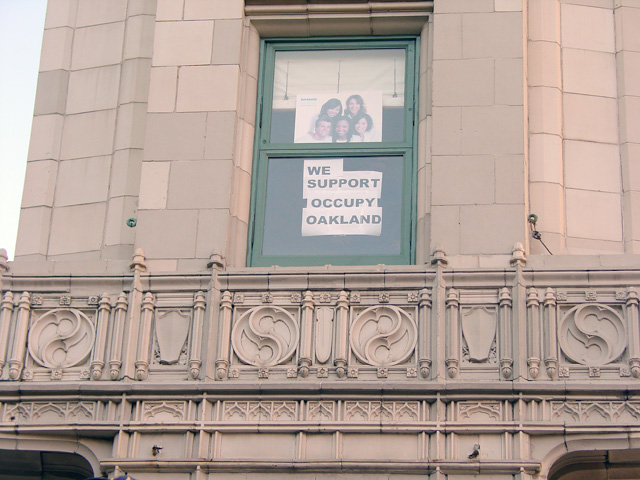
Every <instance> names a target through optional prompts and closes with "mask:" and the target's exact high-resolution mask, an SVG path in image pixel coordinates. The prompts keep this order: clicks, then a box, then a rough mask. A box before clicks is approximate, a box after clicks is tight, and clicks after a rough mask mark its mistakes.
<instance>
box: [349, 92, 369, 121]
mask: <svg viewBox="0 0 640 480" xmlns="http://www.w3.org/2000/svg"><path fill="white" fill-rule="evenodd" d="M346 105H347V109H346V112H345V115H346V116H347V117H349V118H351V119H353V118H355V117H357V116H358V115H360V114H362V113H367V107H365V106H364V100H363V99H362V97H361V96H360V95H351V96H350V97H349V98H347V104H346Z"/></svg>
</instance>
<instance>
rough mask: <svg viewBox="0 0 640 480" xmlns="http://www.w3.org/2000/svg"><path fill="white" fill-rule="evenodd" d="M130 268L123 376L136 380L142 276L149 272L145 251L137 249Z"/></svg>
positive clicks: (123, 351) (123, 346)
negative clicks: (131, 274) (130, 286)
mask: <svg viewBox="0 0 640 480" xmlns="http://www.w3.org/2000/svg"><path fill="white" fill-rule="evenodd" d="M129 268H130V269H131V270H132V271H133V282H132V288H131V293H130V294H129V310H128V316H127V319H126V322H125V327H124V335H123V337H122V342H123V344H122V374H123V376H124V377H128V378H132V379H133V378H135V376H136V371H135V368H136V367H135V360H136V358H137V352H138V350H137V345H138V340H139V338H140V335H141V332H140V325H141V324H142V319H141V318H140V312H141V309H142V297H143V289H144V288H143V279H142V274H143V273H144V272H146V271H147V266H146V260H145V255H144V250H142V249H141V248H137V249H136V251H135V252H134V254H133V258H132V261H131V264H130V265H129Z"/></svg>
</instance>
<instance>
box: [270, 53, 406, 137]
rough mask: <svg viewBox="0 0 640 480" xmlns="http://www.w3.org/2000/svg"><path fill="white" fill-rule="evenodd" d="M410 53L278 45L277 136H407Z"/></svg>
mask: <svg viewBox="0 0 640 480" xmlns="http://www.w3.org/2000/svg"><path fill="white" fill-rule="evenodd" d="M405 53H406V52H405V50H404V49H397V48H394V49H363V50H311V51H309V50H307V51H277V52H276V55H275V65H274V82H273V102H272V112H271V137H270V140H271V142H272V143H292V142H293V143H332V142H381V141H383V142H395V141H402V140H403V139H404V132H403V125H404V107H405V95H404V88H405ZM345 131H346V133H343V132H345Z"/></svg>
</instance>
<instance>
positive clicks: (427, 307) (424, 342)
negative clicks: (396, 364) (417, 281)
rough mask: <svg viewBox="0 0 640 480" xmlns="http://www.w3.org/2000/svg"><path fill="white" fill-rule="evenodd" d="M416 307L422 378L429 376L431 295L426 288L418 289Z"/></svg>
mask: <svg viewBox="0 0 640 480" xmlns="http://www.w3.org/2000/svg"><path fill="white" fill-rule="evenodd" d="M418 308H419V315H418V321H419V322H420V324H419V326H418V328H419V329H420V335H419V339H420V340H419V341H420V344H419V348H418V358H419V360H418V362H419V364H420V375H422V378H429V375H430V374H431V348H430V346H431V296H430V295H429V291H428V290H427V289H426V288H425V289H422V290H421V291H420V300H419V303H418Z"/></svg>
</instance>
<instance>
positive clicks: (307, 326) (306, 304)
mask: <svg viewBox="0 0 640 480" xmlns="http://www.w3.org/2000/svg"><path fill="white" fill-rule="evenodd" d="M313 309H314V302H313V293H311V292H310V291H306V292H305V294H304V298H303V299H302V322H301V323H302V332H301V335H300V360H298V372H299V373H300V375H301V376H303V377H306V376H308V375H309V367H311V363H312V361H311V346H312V345H313V343H312V342H313V335H312V334H313Z"/></svg>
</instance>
